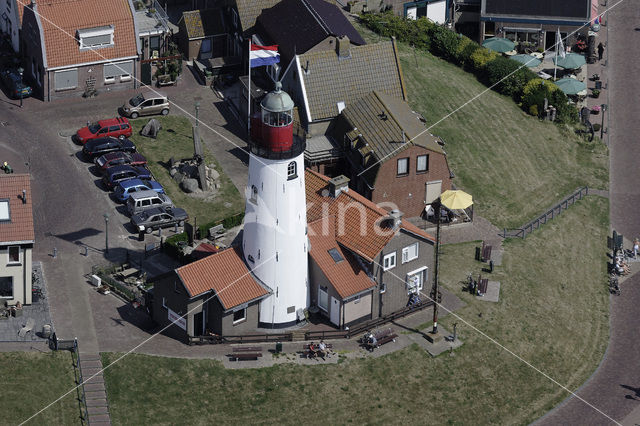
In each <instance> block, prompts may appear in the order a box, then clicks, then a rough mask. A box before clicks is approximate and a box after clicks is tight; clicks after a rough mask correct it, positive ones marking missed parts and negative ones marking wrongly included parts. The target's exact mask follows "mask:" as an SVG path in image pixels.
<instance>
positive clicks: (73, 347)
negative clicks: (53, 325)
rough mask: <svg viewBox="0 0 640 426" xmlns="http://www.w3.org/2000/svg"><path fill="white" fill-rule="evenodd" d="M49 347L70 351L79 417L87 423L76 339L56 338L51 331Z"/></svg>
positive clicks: (87, 411) (87, 412)
mask: <svg viewBox="0 0 640 426" xmlns="http://www.w3.org/2000/svg"><path fill="white" fill-rule="evenodd" d="M49 340H50V341H49V347H51V349H53V350H56V351H62V350H68V351H70V352H71V360H72V363H73V374H74V378H75V381H76V384H77V385H78V386H77V387H76V394H77V395H78V403H79V404H80V419H81V421H82V424H88V423H89V408H88V407H87V397H86V394H85V392H84V385H83V382H84V378H83V377H82V365H81V364H80V362H81V361H80V350H79V348H78V339H77V338H74V339H58V338H57V336H56V334H55V333H53V334H52V335H51V338H50V339H49Z"/></svg>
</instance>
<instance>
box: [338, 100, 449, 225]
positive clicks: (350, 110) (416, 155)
mask: <svg viewBox="0 0 640 426" xmlns="http://www.w3.org/2000/svg"><path fill="white" fill-rule="evenodd" d="M421 119H422V118H421V117H420V116H419V115H418V114H416V113H414V112H413V111H412V110H411V108H410V107H409V105H408V104H407V103H406V102H404V101H402V100H400V99H397V98H394V97H392V96H389V95H387V94H385V93H383V92H378V91H373V92H370V93H369V94H368V95H367V96H365V97H363V98H362V99H360V100H358V101H356V102H354V103H353V104H351V105H349V106H347V107H346V108H345V109H344V110H343V111H342V113H341V114H340V117H339V118H338V121H337V123H336V126H335V128H334V134H335V138H336V139H337V140H339V141H341V142H342V143H343V144H344V147H345V148H344V149H345V153H346V154H345V156H346V159H347V164H348V170H345V174H347V175H348V176H349V177H350V178H351V182H350V184H351V187H352V188H353V189H355V190H356V191H357V192H359V193H360V194H362V195H364V196H365V197H366V198H368V199H369V200H371V201H373V202H374V203H377V204H382V203H392V204H393V206H391V205H390V206H389V207H390V209H391V208H397V209H399V210H400V211H402V212H404V213H405V215H407V216H408V217H415V216H420V215H421V214H422V212H423V211H424V209H425V207H426V206H427V205H429V204H430V203H431V202H432V201H434V200H435V199H436V198H438V197H439V196H440V193H441V192H442V191H446V190H447V189H451V171H450V170H449V164H448V162H447V156H446V153H445V152H444V150H443V148H442V146H440V144H438V139H437V138H436V137H435V136H433V135H432V134H431V133H429V132H428V131H427V129H426V127H425V126H424V123H423V122H422V121H421Z"/></svg>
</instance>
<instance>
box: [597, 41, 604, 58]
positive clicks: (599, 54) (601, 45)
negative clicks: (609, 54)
mask: <svg viewBox="0 0 640 426" xmlns="http://www.w3.org/2000/svg"><path fill="white" fill-rule="evenodd" d="M603 54H604V45H603V44H602V42H600V43H599V44H598V60H599V61H601V60H602V55H603Z"/></svg>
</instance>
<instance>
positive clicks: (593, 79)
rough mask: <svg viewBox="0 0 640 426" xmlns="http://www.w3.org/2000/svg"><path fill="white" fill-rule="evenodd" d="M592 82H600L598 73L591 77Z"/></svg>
mask: <svg viewBox="0 0 640 426" xmlns="http://www.w3.org/2000/svg"><path fill="white" fill-rule="evenodd" d="M591 80H592V81H598V80H600V75H598V73H595V74H593V75H592V76H591Z"/></svg>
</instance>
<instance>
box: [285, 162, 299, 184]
mask: <svg viewBox="0 0 640 426" xmlns="http://www.w3.org/2000/svg"><path fill="white" fill-rule="evenodd" d="M297 177H298V165H297V164H296V162H295V161H292V162H290V163H289V165H287V180H291V179H295V178H297Z"/></svg>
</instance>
